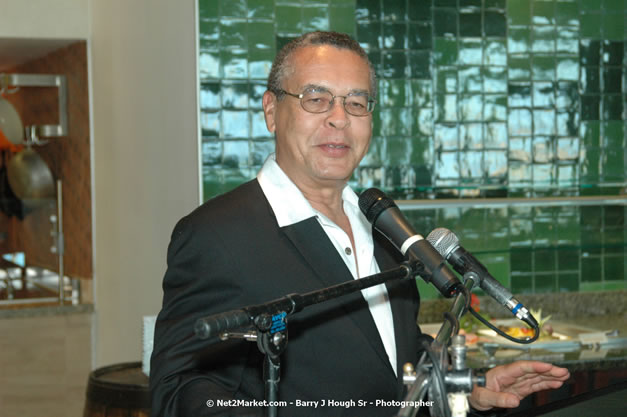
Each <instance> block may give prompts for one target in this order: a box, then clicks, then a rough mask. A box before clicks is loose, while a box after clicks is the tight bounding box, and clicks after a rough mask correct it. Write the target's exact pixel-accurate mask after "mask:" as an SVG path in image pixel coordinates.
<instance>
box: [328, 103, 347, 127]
mask: <svg viewBox="0 0 627 417" xmlns="http://www.w3.org/2000/svg"><path fill="white" fill-rule="evenodd" d="M326 120H327V123H329V125H330V126H331V127H334V128H336V129H344V128H346V127H347V126H348V125H350V119H349V118H348V113H347V112H346V109H344V99H343V98H342V97H336V98H335V99H334V100H333V104H332V105H331V108H330V109H329V115H328V116H327V119H326Z"/></svg>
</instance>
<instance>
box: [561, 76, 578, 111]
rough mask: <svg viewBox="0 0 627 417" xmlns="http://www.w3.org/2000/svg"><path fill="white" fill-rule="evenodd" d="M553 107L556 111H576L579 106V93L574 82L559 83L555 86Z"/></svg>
mask: <svg viewBox="0 0 627 417" xmlns="http://www.w3.org/2000/svg"><path fill="white" fill-rule="evenodd" d="M555 105H556V107H557V108H558V109H567V110H576V109H577V108H578V106H579V91H578V86H577V83H576V82H571V81H560V82H558V83H557V84H556V89H555Z"/></svg>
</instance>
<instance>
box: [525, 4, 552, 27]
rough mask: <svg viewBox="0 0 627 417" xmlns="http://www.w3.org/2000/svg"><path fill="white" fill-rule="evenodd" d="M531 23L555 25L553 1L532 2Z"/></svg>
mask: <svg viewBox="0 0 627 417" xmlns="http://www.w3.org/2000/svg"><path fill="white" fill-rule="evenodd" d="M531 21H532V23H533V24H534V25H553V24H555V2H554V1H553V0H534V1H533V16H532V18H531Z"/></svg>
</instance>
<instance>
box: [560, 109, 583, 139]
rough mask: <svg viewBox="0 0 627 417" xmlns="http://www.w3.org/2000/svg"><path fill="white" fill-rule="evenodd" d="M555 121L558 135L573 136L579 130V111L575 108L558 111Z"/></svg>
mask: <svg viewBox="0 0 627 417" xmlns="http://www.w3.org/2000/svg"><path fill="white" fill-rule="evenodd" d="M556 123H557V135H558V136H575V135H576V134H577V132H578V131H579V112H578V111H576V110H571V111H558V112H557V116H556Z"/></svg>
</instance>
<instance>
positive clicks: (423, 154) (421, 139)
mask: <svg viewBox="0 0 627 417" xmlns="http://www.w3.org/2000/svg"><path fill="white" fill-rule="evenodd" d="M410 143H411V153H410V159H409V163H410V164H411V165H429V166H430V165H431V161H432V160H433V141H432V140H431V138H430V137H428V136H414V137H412V138H411V139H410Z"/></svg>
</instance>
